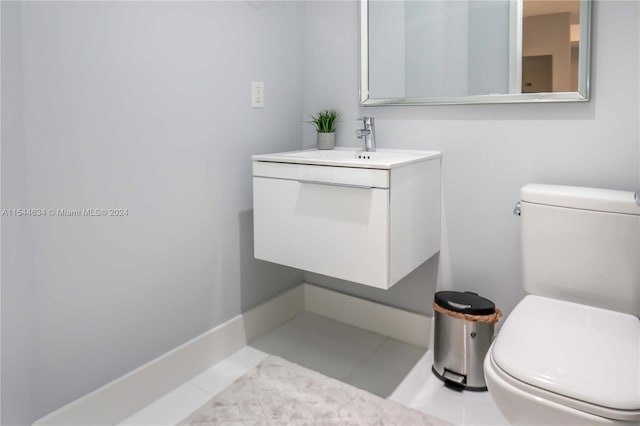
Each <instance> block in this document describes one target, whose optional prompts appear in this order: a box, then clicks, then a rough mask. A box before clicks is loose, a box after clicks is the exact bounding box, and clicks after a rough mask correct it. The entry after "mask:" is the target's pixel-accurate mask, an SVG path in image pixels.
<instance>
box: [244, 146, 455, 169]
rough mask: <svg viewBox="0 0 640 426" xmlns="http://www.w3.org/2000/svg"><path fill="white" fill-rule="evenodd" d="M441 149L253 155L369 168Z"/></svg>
mask: <svg viewBox="0 0 640 426" xmlns="http://www.w3.org/2000/svg"><path fill="white" fill-rule="evenodd" d="M441 155H442V154H441V153H440V152H439V151H410V150H397V149H379V150H377V151H375V152H367V151H364V150H362V149H357V148H336V149H332V150H318V149H309V150H303V151H290V152H280V153H276V154H262V155H254V156H252V157H251V159H252V160H253V161H267V162H275V163H296V164H314V165H321V166H339V167H358V168H367V169H391V168H394V167H399V166H404V165H407V164H411V163H415V162H417V161H425V160H431V159H434V158H440V156H441Z"/></svg>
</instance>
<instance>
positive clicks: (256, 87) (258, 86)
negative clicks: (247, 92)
mask: <svg viewBox="0 0 640 426" xmlns="http://www.w3.org/2000/svg"><path fill="white" fill-rule="evenodd" d="M251 108H264V82H262V81H252V82H251Z"/></svg>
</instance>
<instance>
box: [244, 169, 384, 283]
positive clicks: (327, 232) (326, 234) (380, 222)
mask: <svg viewBox="0 0 640 426" xmlns="http://www.w3.org/2000/svg"><path fill="white" fill-rule="evenodd" d="M320 168H321V169H325V168H326V167H320ZM315 177H322V178H327V177H333V175H331V174H329V175H322V176H318V175H316V176H314V178H315ZM342 182H344V181H338V182H336V181H335V180H334V181H331V184H329V185H328V184H326V183H318V182H305V181H298V180H297V179H296V180H294V179H292V178H291V179H290V178H286V179H279V178H273V177H254V178H253V207H254V241H255V246H254V250H255V252H254V254H255V257H256V258H257V259H262V260H267V261H270V262H275V263H279V264H283V265H287V266H291V267H294V268H299V269H303V270H306V271H311V272H317V273H320V274H325V275H330V276H333V277H336V278H341V279H344V280H349V281H355V282H359V283H367V284H368V285H371V286H374V287H379V288H385V289H386V288H388V286H389V249H388V247H389V244H388V241H389V189H381V188H372V187H365V186H343V185H336V183H342ZM348 182H353V181H352V180H348ZM358 182H360V181H358ZM349 185H352V184H349Z"/></svg>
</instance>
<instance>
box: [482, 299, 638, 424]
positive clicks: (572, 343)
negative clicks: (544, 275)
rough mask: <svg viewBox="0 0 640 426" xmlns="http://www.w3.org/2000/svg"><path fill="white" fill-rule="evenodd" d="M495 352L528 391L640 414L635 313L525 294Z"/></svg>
mask: <svg viewBox="0 0 640 426" xmlns="http://www.w3.org/2000/svg"><path fill="white" fill-rule="evenodd" d="M541 348H544V350H541ZM489 356H490V360H489V361H490V363H491V366H492V369H493V370H494V371H495V372H496V373H497V374H498V375H499V376H500V377H501V378H502V379H503V380H504V381H506V382H508V383H509V384H510V385H512V386H514V387H517V388H519V389H521V390H522V391H524V392H527V393H530V394H535V395H537V396H539V397H542V398H545V399H547V400H551V401H554V402H557V403H559V404H562V405H565V406H568V407H572V408H575V409H578V410H580V411H583V412H587V413H591V414H594V415H596V416H600V417H604V418H609V419H617V420H622V421H640V320H639V319H638V318H637V317H635V316H632V315H629V314H623V313H619V312H615V311H610V310H606V309H601V308H594V307H590V306H585V305H580V304H576V303H571V302H564V301H560V300H555V299H550V298H545V297H539V296H533V295H530V296H526V297H525V298H524V299H523V300H522V301H521V302H520V303H519V304H518V306H516V308H515V309H514V310H513V312H512V313H511V315H509V318H508V319H507V321H506V322H505V324H504V325H503V327H502V330H501V332H500V334H499V336H498V338H497V339H496V340H495V342H494V344H493V345H492V347H491V349H490V351H489Z"/></svg>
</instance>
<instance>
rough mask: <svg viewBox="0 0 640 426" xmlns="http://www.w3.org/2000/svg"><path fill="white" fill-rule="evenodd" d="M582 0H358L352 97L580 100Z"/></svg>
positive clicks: (584, 62)
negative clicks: (356, 76) (356, 82)
mask: <svg viewBox="0 0 640 426" xmlns="http://www.w3.org/2000/svg"><path fill="white" fill-rule="evenodd" d="M590 19H591V0H555V1H552V0H406V1H403V0H389V1H385V0H361V1H360V43H361V45H360V54H361V55H360V56H361V65H360V104H361V105H363V106H376V105H432V104H473V103H517V102H550V101H551V102H553V101H555V102H558V101H562V102H566V101H587V100H589V52H590V48H589V41H590Z"/></svg>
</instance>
